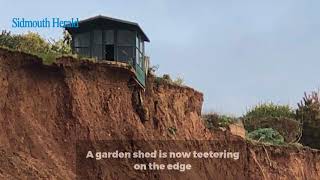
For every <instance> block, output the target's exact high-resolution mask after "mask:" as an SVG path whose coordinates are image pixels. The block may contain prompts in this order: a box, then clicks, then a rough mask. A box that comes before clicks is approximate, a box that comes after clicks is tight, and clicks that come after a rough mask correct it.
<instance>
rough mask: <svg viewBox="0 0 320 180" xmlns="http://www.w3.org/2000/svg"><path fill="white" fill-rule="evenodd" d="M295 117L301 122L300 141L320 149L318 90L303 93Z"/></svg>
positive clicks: (319, 101)
mask: <svg viewBox="0 0 320 180" xmlns="http://www.w3.org/2000/svg"><path fill="white" fill-rule="evenodd" d="M296 118H297V119H298V120H299V121H300V122H301V123H302V124H303V128H302V136H301V140H300V142H301V143H302V144H303V145H307V146H310V147H312V148H317V149H320V140H319V139H320V96H319V92H315V91H314V92H311V94H309V95H307V94H306V93H305V94H304V97H303V99H302V100H301V101H300V102H299V103H298V109H297V110H296Z"/></svg>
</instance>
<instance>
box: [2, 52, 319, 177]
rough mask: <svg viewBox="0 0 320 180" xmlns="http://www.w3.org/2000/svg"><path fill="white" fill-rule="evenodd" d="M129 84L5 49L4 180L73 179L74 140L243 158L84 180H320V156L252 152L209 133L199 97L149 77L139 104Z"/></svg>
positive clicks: (96, 173) (88, 67)
mask: <svg viewBox="0 0 320 180" xmlns="http://www.w3.org/2000/svg"><path fill="white" fill-rule="evenodd" d="M131 77H132V74H131V73H130V72H129V71H128V70H126V69H125V68H119V67H111V66H108V65H106V64H100V63H92V62H88V61H78V60H74V59H72V58H62V59H60V61H59V63H57V64H53V65H50V66H48V65H43V64H42V63H41V60H40V59H39V58H37V57H35V56H32V55H28V54H24V53H19V52H10V51H8V50H4V49H0V129H1V131H0V179H76V172H77V171H76V156H75V153H76V142H77V140H88V142H89V143H88V146H92V147H94V146H95V144H94V142H95V141H98V140H119V139H122V140H142V141H145V142H148V141H149V140H214V141H215V142H217V144H219V146H221V147H228V149H231V150H234V151H239V152H240V159H239V160H238V161H224V162H213V163H208V164H206V163H203V164H202V165H201V166H199V167H197V168H198V170H197V171H195V172H193V173H171V174H161V173H157V172H154V173H140V172H137V171H129V170H126V169H120V168H118V167H114V166H113V165H112V164H109V165H108V164H107V165H108V166H107V167H108V171H107V170H106V169H101V167H100V166H99V165H98V166H95V168H96V169H95V170H93V171H90V172H89V171H88V172H84V173H85V174H86V177H87V178H91V179H244V180H246V179H315V180H316V179H320V153H319V151H316V150H311V149H308V148H297V147H275V146H262V145H253V144H251V143H248V142H246V141H245V140H244V139H243V138H241V137H239V136H235V135H233V134H231V133H230V132H229V131H216V132H210V131H209V130H208V129H206V128H205V127H204V125H203V122H202V120H201V107H202V102H203V94H202V93H200V92H198V91H195V90H194V89H192V88H188V87H180V86H175V85H171V84H167V83H155V82H154V78H153V77H152V76H150V77H149V78H148V82H147V88H146V90H145V92H142V93H141V95H142V97H141V99H142V102H140V100H139V99H140V98H139V95H138V93H137V89H136V88H134V87H132V86H131V85H132V82H131ZM172 129H174V133H173V132H172ZM167 148H168V150H169V149H170V148H171V147H167ZM191 148H193V149H196V148H198V147H197V146H196V145H195V146H194V147H191ZM212 148H215V147H212ZM83 166H84V167H86V166H88V167H89V166H90V164H84V165H81V167H83ZM107 172H112V173H111V174H108V173H107Z"/></svg>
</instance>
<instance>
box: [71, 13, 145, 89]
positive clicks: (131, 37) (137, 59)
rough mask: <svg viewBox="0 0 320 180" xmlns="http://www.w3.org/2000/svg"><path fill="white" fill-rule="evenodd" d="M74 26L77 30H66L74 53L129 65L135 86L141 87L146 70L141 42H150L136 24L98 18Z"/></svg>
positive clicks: (102, 17)
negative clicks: (132, 69) (134, 77)
mask: <svg viewBox="0 0 320 180" xmlns="http://www.w3.org/2000/svg"><path fill="white" fill-rule="evenodd" d="M78 24H79V26H78V28H68V27H66V30H67V31H68V32H69V33H70V34H71V36H72V49H73V52H74V53H77V54H80V55H82V56H85V57H90V58H96V59H97V60H106V61H116V62H122V63H127V64H130V65H131V66H132V67H133V68H134V70H135V74H136V78H137V80H138V82H139V83H140V85H142V86H143V87H145V81H146V74H147V71H148V66H149V60H148V58H146V56H145V42H150V40H149V38H148V37H147V35H146V34H145V33H144V32H143V30H142V29H141V27H140V26H139V24H137V23H134V22H129V21H125V20H120V19H115V18H111V17H106V16H101V15H99V16H95V17H91V18H88V19H85V20H81V21H79V23H78Z"/></svg>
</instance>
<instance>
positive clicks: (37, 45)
mask: <svg viewBox="0 0 320 180" xmlns="http://www.w3.org/2000/svg"><path fill="white" fill-rule="evenodd" d="M63 35H64V37H63V39H60V40H58V41H52V42H50V41H47V40H45V39H43V38H42V37H41V36H40V35H39V34H37V33H33V32H28V33H27V34H24V35H20V34H19V35H14V34H11V33H10V32H7V31H2V32H1V34H0V46H1V47H5V48H8V49H11V50H17V51H22V52H25V53H29V54H33V55H36V56H38V57H40V58H42V59H43V62H44V63H46V64H51V63H53V62H54V61H55V59H56V58H57V57H59V56H62V55H68V54H71V45H70V44H71V36H70V35H69V34H68V33H67V31H64V34H63Z"/></svg>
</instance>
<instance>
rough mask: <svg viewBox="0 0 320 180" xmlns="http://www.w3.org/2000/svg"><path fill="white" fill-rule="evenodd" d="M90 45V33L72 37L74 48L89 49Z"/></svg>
mask: <svg viewBox="0 0 320 180" xmlns="http://www.w3.org/2000/svg"><path fill="white" fill-rule="evenodd" d="M89 45H90V33H89V32H87V33H80V34H76V35H75V36H74V46H75V47H89Z"/></svg>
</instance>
